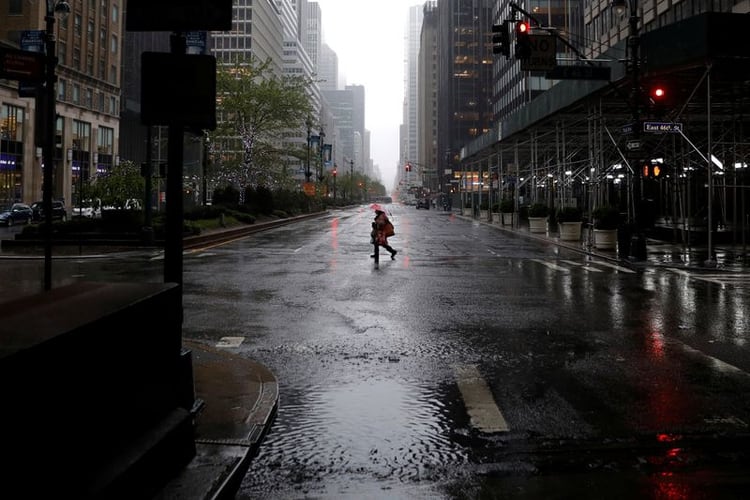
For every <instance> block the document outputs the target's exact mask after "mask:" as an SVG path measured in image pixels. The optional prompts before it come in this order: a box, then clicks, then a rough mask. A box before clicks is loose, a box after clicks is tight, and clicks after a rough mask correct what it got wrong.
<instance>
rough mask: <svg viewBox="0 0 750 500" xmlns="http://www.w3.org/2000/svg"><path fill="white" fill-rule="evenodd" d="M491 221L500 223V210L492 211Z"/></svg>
mask: <svg viewBox="0 0 750 500" xmlns="http://www.w3.org/2000/svg"><path fill="white" fill-rule="evenodd" d="M492 222H494V223H496V224H500V222H502V220H501V219H500V212H492Z"/></svg>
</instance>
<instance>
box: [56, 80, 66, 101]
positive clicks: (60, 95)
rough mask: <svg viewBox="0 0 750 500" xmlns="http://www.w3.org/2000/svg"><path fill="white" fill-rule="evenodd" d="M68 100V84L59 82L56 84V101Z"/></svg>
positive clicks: (64, 81)
mask: <svg viewBox="0 0 750 500" xmlns="http://www.w3.org/2000/svg"><path fill="white" fill-rule="evenodd" d="M67 98H68V82H67V81H66V80H59V81H58V82H57V100H58V101H65V100H66V99H67Z"/></svg>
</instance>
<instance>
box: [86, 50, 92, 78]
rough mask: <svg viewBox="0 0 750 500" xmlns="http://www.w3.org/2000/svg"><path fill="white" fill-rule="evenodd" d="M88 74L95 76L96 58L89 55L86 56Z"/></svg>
mask: <svg viewBox="0 0 750 500" xmlns="http://www.w3.org/2000/svg"><path fill="white" fill-rule="evenodd" d="M86 74H87V75H91V76H94V56H93V54H89V55H87V56H86Z"/></svg>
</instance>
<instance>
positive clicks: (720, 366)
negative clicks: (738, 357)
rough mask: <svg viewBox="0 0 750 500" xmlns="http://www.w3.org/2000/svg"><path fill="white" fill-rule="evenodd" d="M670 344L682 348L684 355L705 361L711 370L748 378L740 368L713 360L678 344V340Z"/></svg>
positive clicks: (749, 375) (716, 359) (685, 345)
mask: <svg viewBox="0 0 750 500" xmlns="http://www.w3.org/2000/svg"><path fill="white" fill-rule="evenodd" d="M672 342H674V343H675V344H677V345H679V346H680V347H681V348H682V350H683V351H685V352H686V353H688V354H691V355H693V356H696V357H700V358H704V359H706V360H707V361H708V362H709V364H710V365H711V366H712V367H713V368H715V369H716V370H717V371H719V372H721V373H729V374H732V375H738V376H742V377H750V373H747V372H746V371H745V370H743V369H742V368H738V367H736V366H734V365H730V364H729V363H727V362H725V361H722V360H720V359H719V358H715V357H713V356H711V355H709V354H706V353H705V352H703V351H699V350H698V349H694V348H692V347H690V346H689V345H687V344H685V343H684V342H680V341H679V340H672Z"/></svg>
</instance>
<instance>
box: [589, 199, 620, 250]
mask: <svg viewBox="0 0 750 500" xmlns="http://www.w3.org/2000/svg"><path fill="white" fill-rule="evenodd" d="M592 215H593V217H594V246H595V247H596V248H598V249H601V250H611V249H614V248H615V247H616V246H617V228H618V227H619V225H620V222H621V217H620V211H619V210H617V208H616V207H612V206H602V207H598V208H597V209H596V210H594V212H593V214H592Z"/></svg>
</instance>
